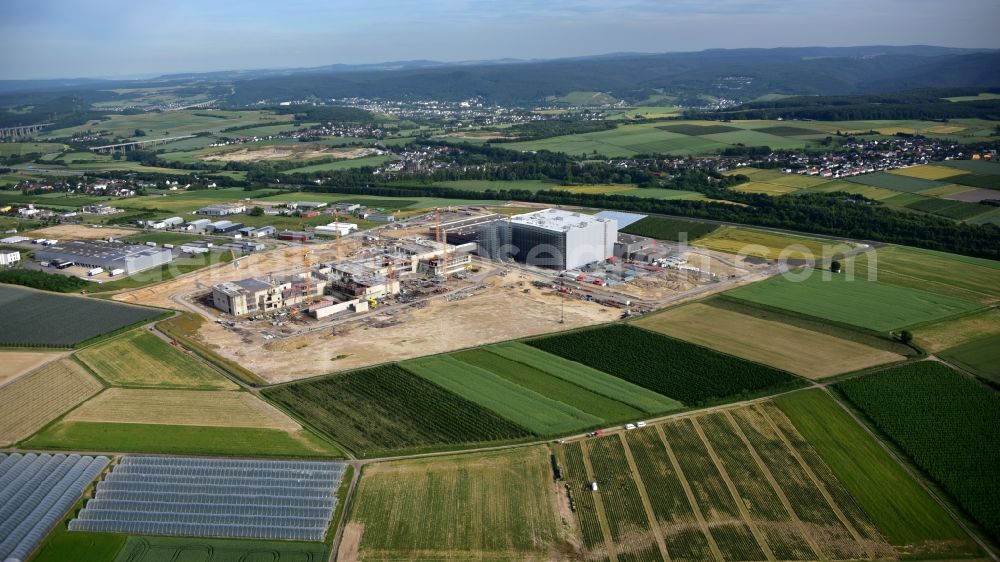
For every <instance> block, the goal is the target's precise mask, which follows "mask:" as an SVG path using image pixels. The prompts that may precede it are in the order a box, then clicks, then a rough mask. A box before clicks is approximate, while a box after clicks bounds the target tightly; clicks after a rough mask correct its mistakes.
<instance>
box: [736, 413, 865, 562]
mask: <svg viewBox="0 0 1000 562" xmlns="http://www.w3.org/2000/svg"><path fill="white" fill-rule="evenodd" d="M754 410H756V411H757V413H758V414H760V415H761V416H763V419H764V420H766V421H767V425H768V427H770V429H771V431H773V432H774V433H775V434H776V435H777V436H778V439H781V442H782V443H783V444H784V445H785V447H786V448H787V449H788V451H789V452H790V453H791V454H792V456H793V457H795V461H796V462H798V463H799V466H801V467H802V470H803V471H804V472H805V473H806V475H807V476H809V479H810V480H812V482H813V485H814V486H816V489H817V490H819V493H820V494H822V495H823V498H824V499H825V500H826V503H828V504H830V508H831V509H833V512H834V513H835V514H836V515H837V519H840V522H841V523H843V524H844V527H845V528H846V529H847V531H848V532H849V533H851V537H853V538H854V541H855V542H857V543H858V544H859V545H861V548H863V549H864V551H865V554H866V555H867V556H868V559H869V560H873V559H875V558H877V556H876V554H875V553H874V552H872V550H871V548H870V546H869V545H868V542H867V541H865V540H864V539H862V538H861V534H860V533H858V530H857V529H855V528H854V525H853V524H851V522H850V520H849V519H848V518H847V516H846V515H844V512H843V511H841V509H840V505H839V504H838V503H837V502H836V501H835V500H834V499H833V496H831V495H830V491H829V490H827V489H826V485H825V484H824V483H823V482H822V481H821V480H820V479H819V477H818V476H816V473H815V472H813V469H812V467H811V466H809V464H808V463H807V462H806V461H805V459H803V458H802V455H801V454H799V450H798V449H796V448H795V446H794V445H792V443H791V442H789V441H788V437H787V436H786V435H785V433H784V432H783V431H781V428H780V427H778V424H776V423H774V420H773V419H771V415H770V414H768V413H767V411H766V410H765V409H764V408H759V407H755V408H754Z"/></svg>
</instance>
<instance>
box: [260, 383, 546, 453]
mask: <svg viewBox="0 0 1000 562" xmlns="http://www.w3.org/2000/svg"><path fill="white" fill-rule="evenodd" d="M264 394H265V396H267V397H268V398H269V399H271V400H274V401H275V402H277V403H279V404H282V405H283V406H285V407H286V408H288V409H289V410H291V411H292V412H293V413H295V414H296V415H297V416H299V417H300V418H302V419H303V420H305V421H307V422H308V423H309V424H310V425H312V426H313V427H314V428H316V429H318V430H319V431H321V432H323V433H325V434H326V435H328V436H329V437H331V438H332V439H333V440H334V441H336V442H337V443H339V444H341V445H344V446H345V447H347V448H349V449H351V450H352V451H354V452H356V453H358V454H359V455H361V456H371V455H372V454H375V453H377V452H380V451H387V450H399V449H413V448H420V447H429V446H440V445H450V444H465V443H479V442H486V441H495V440H508V439H517V438H521V437H527V436H528V435H530V434H529V432H528V431H526V430H525V429H523V428H521V427H519V426H518V425H516V424H514V423H513V422H510V421H507V420H506V419H503V418H501V417H499V416H497V415H496V414H494V413H493V412H491V411H489V410H487V409H486V408H483V407H482V406H479V405H477V404H475V403H473V402H470V401H468V400H465V399H463V398H461V397H459V396H456V395H454V394H452V393H450V392H448V391H446V390H445V389H443V388H441V387H439V386H437V385H435V384H432V383H430V382H427V381H425V380H423V379H421V378H420V377H418V376H415V375H413V374H411V373H409V372H407V371H405V370H403V369H401V368H399V367H397V366H395V365H389V366H383V367H375V368H372V369H365V370H362V371H354V372H351V373H347V374H344V375H338V376H334V377H328V378H324V379H320V380H315V381H307V382H302V383H296V384H291V385H287V386H281V387H277V388H273V389H269V390H265V391H264Z"/></svg>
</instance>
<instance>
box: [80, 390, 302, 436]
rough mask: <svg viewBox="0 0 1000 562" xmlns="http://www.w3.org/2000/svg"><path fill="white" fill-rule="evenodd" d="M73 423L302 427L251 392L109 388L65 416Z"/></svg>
mask: <svg viewBox="0 0 1000 562" xmlns="http://www.w3.org/2000/svg"><path fill="white" fill-rule="evenodd" d="M65 419H66V421H70V422H96V423H137V424H163V425H192V426H203V427H204V426H210V427H248V428H251V427H252V428H267V429H280V430H283V431H295V430H297V429H299V425H298V424H297V423H295V421H293V420H292V419H291V418H289V417H288V416H286V415H285V414H283V413H282V412H280V411H279V410H278V409H276V408H274V407H273V406H271V405H270V404H268V403H267V402H264V401H263V400H261V399H259V398H257V397H256V396H254V395H253V394H251V393H249V392H227V391H216V390H166V389H146V388H109V389H107V390H105V391H104V392H102V393H101V394H99V395H98V396H97V397H95V398H93V399H91V400H89V401H87V402H85V403H84V404H83V405H82V406H80V407H79V408H77V409H75V410H73V411H72V412H70V414H69V415H67V416H66V418H65Z"/></svg>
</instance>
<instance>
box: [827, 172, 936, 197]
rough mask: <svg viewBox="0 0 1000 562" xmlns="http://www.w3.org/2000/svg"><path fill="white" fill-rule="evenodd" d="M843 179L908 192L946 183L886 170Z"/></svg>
mask: <svg viewBox="0 0 1000 562" xmlns="http://www.w3.org/2000/svg"><path fill="white" fill-rule="evenodd" d="M845 180H846V181H849V182H851V183H860V184H863V185H872V186H875V187H882V188H885V189H891V190H893V191H906V192H909V193H914V192H917V191H924V190H927V189H932V188H935V187H941V186H943V185H947V183H945V182H940V181H934V180H925V179H921V178H915V177H907V176H903V175H899V174H890V173H888V172H875V173H874V174H862V175H860V176H851V177H849V178H845Z"/></svg>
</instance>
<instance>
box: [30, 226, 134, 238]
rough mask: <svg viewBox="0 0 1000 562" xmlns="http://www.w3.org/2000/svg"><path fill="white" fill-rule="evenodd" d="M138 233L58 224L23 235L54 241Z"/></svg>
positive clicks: (117, 229) (125, 229)
mask: <svg viewBox="0 0 1000 562" xmlns="http://www.w3.org/2000/svg"><path fill="white" fill-rule="evenodd" d="M137 232H138V231H136V230H131V229H127V228H113V227H111V228H109V227H103V228H94V227H90V226H87V225H83V224H60V225H56V226H49V227H46V228H42V229H39V230H32V231H31V232H30V233H27V234H25V236H29V237H31V238H49V239H55V240H101V239H103V238H107V237H109V236H114V237H118V236H129V235H131V234H136V233H137Z"/></svg>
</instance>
